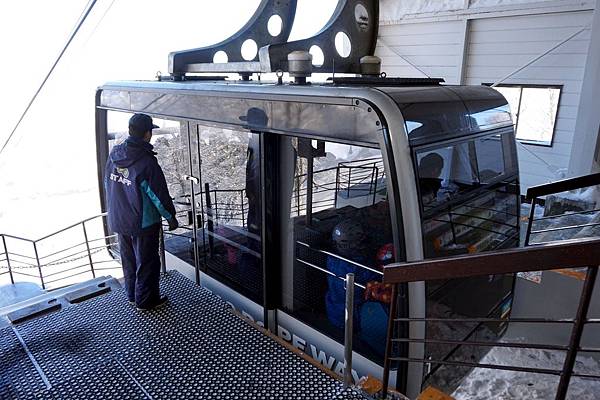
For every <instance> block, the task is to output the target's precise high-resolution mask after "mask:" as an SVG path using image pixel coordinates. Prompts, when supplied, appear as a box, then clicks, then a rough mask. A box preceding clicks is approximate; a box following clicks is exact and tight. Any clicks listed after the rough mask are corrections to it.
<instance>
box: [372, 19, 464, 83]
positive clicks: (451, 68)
mask: <svg viewBox="0 0 600 400" xmlns="http://www.w3.org/2000/svg"><path fill="white" fill-rule="evenodd" d="M461 27H462V23H461V22H460V21H444V22H426V23H420V24H400V25H383V26H380V28H379V37H380V39H381V40H380V41H379V42H378V44H377V50H376V53H375V54H376V55H377V56H379V57H381V59H382V66H383V69H382V70H383V71H385V72H386V73H387V74H388V76H402V77H423V76H425V75H424V74H423V73H421V72H420V71H419V70H418V69H416V68H414V67H413V66H411V65H410V64H409V63H408V62H407V61H405V60H403V59H402V58H401V57H399V56H398V55H397V54H396V53H394V51H396V52H397V53H399V54H401V55H402V56H403V57H405V58H406V59H408V60H409V61H410V63H412V64H415V65H417V66H418V67H419V68H420V69H421V70H423V71H424V72H425V73H426V74H427V75H429V76H434V77H443V78H444V79H446V82H448V83H454V84H456V83H458V79H459V72H460V71H459V68H458V66H459V65H460V64H461V63H462V60H461V51H462V47H463V45H462V41H463V39H462V35H463V33H462V28H461ZM384 43H385V44H384ZM386 45H388V46H389V47H387V46H386ZM390 48H391V49H390ZM392 49H393V50H392Z"/></svg>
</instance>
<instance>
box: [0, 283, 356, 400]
mask: <svg viewBox="0 0 600 400" xmlns="http://www.w3.org/2000/svg"><path fill="white" fill-rule="evenodd" d="M161 284H162V291H163V293H164V294H167V295H168V296H169V300H170V302H169V303H168V305H167V306H165V307H163V308H162V309H160V310H156V311H150V312H140V311H137V310H136V308H135V307H134V306H132V305H130V304H129V303H128V302H127V298H126V296H125V294H124V292H123V290H122V289H121V290H116V291H111V292H109V293H107V294H104V295H101V296H99V297H95V298H93V299H90V300H87V301H84V302H82V303H80V304H78V305H76V306H73V307H69V308H67V309H64V310H62V311H59V312H55V313H53V314H49V315H46V316H43V317H40V318H37V319H34V320H30V321H27V322H23V323H21V324H18V325H13V326H9V327H6V328H3V329H1V330H0V350H1V352H0V399H38V398H40V399H41V398H43V399H59V398H60V399H98V398H102V399H125V398H127V399H132V398H139V399H174V398H177V399H184V398H202V399H223V398H243V399H364V398H365V397H363V396H362V395H361V394H360V393H358V392H355V391H353V390H344V389H343V385H342V383H341V382H339V381H338V380H336V379H334V378H332V377H330V376H328V375H327V374H325V373H324V372H322V371H321V370H320V369H318V368H317V367H315V366H313V365H312V364H310V363H308V362H307V361H306V360H304V359H302V358H301V357H299V356H298V355H296V354H294V353H292V352H290V351H289V350H287V349H285V348H284V347H282V346H280V345H279V344H278V343H277V342H275V341H274V340H272V339H270V338H269V337H267V336H265V335H263V334H262V333H261V332H259V331H258V330H256V329H255V328H254V327H252V326H250V325H249V324H248V323H246V322H245V321H243V320H241V319H240V318H239V317H237V316H236V315H234V314H233V313H231V312H230V311H229V310H228V309H227V306H226V304H225V303H224V302H223V301H221V300H220V299H218V298H217V297H216V296H214V295H212V294H211V293H210V292H208V291H207V290H204V289H202V288H199V287H197V286H195V285H194V284H193V283H192V282H190V281H189V280H187V279H186V278H184V277H183V276H182V275H180V274H179V273H176V272H169V273H168V274H167V275H166V276H165V277H164V278H163V279H162V283H161Z"/></svg>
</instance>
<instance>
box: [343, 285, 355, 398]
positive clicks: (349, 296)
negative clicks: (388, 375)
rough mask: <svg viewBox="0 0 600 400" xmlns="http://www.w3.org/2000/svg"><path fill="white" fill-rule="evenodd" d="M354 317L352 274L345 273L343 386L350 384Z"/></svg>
mask: <svg viewBox="0 0 600 400" xmlns="http://www.w3.org/2000/svg"><path fill="white" fill-rule="evenodd" d="M353 318H354V274H352V273H350V274H346V323H345V331H344V365H345V367H344V386H345V387H350V386H352V330H353V322H354V321H353Z"/></svg>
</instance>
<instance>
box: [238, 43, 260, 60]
mask: <svg viewBox="0 0 600 400" xmlns="http://www.w3.org/2000/svg"><path fill="white" fill-rule="evenodd" d="M257 54H258V45H257V44H256V42H255V41H254V40H252V39H248V40H246V41H245V42H244V43H242V58H243V59H244V60H246V61H252V60H254V58H255V57H256V55H257Z"/></svg>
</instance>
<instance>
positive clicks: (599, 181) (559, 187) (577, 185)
mask: <svg viewBox="0 0 600 400" xmlns="http://www.w3.org/2000/svg"><path fill="white" fill-rule="evenodd" d="M598 185H600V173H598V174H591V175H584V176H579V177H576V178H570V179H564V180H561V181H558V182H553V183H548V184H545V185H539V186H534V187H531V188H529V189H528V190H527V195H526V200H527V201H531V210H530V212H529V224H528V225H527V233H526V234H525V246H529V245H530V244H532V243H531V239H532V235H533V237H534V238H536V237H539V235H543V234H545V233H550V232H555V233H557V232H563V231H570V232H571V235H569V236H574V235H576V234H577V232H576V231H575V230H582V229H584V228H592V227H595V226H600V222H594V223H583V224H578V223H575V224H569V225H566V226H552V225H551V227H550V228H540V229H535V230H534V229H533V226H534V224H535V223H538V224H539V223H540V222H551V221H555V222H559V223H560V221H561V220H563V221H564V220H565V219H566V218H573V217H574V216H578V215H579V216H582V215H586V214H587V215H589V214H596V215H598V214H599V213H600V209H598V208H593V209H590V210H583V211H575V212H569V213H563V214H558V215H545V216H543V217H538V218H536V217H535V209H536V206H537V205H538V204H539V203H540V199H541V198H542V197H544V196H549V195H554V194H558V193H561V192H568V191H572V190H577V189H583V188H589V187H592V186H598ZM596 207H597V206H596ZM553 241H556V239H555V240H549V241H539V240H535V241H534V242H533V244H536V245H537V244H544V243H550V242H553Z"/></svg>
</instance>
